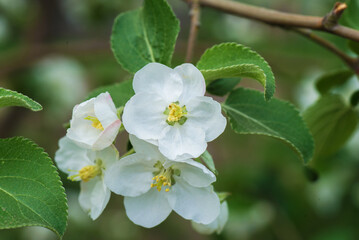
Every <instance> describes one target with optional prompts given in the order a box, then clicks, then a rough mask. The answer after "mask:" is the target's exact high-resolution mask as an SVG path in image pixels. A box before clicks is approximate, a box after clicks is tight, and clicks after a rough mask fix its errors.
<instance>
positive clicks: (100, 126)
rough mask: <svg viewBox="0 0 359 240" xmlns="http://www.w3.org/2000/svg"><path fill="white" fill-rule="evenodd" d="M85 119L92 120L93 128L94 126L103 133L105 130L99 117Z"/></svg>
mask: <svg viewBox="0 0 359 240" xmlns="http://www.w3.org/2000/svg"><path fill="white" fill-rule="evenodd" d="M85 119H86V120H90V121H91V122H92V124H91V126H93V127H94V128H97V129H99V130H101V131H103V130H104V128H103V126H102V124H101V122H100V120H98V118H97V117H92V116H87V117H85Z"/></svg>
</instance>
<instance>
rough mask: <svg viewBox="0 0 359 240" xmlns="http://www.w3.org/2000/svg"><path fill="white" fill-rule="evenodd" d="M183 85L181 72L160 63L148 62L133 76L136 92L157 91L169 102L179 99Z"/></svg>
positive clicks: (156, 92)
mask: <svg viewBox="0 0 359 240" xmlns="http://www.w3.org/2000/svg"><path fill="white" fill-rule="evenodd" d="M182 85H183V83H182V79H181V77H180V76H179V74H178V73H177V72H176V71H174V70H173V69H171V68H169V67H167V66H165V65H163V64H160V63H149V64H147V65H146V66H144V67H143V68H142V69H140V70H139V71H138V72H136V74H135V76H134V78H133V89H134V90H135V93H136V94H138V93H150V94H151V93H155V94H158V95H160V96H162V97H163V98H164V99H165V100H166V101H167V102H168V103H167V104H169V103H171V102H175V101H177V100H178V97H179V96H180V95H181V93H182ZM163 111H164V110H163Z"/></svg>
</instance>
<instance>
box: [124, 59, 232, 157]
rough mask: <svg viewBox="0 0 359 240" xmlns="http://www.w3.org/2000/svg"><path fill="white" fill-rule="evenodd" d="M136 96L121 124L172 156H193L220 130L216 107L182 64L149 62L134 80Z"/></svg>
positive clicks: (193, 70)
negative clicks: (168, 65)
mask: <svg viewBox="0 0 359 240" xmlns="http://www.w3.org/2000/svg"><path fill="white" fill-rule="evenodd" d="M133 88H134V91H135V95H134V96H133V97H132V98H131V99H130V100H129V101H128V102H127V104H126V106H125V108H124V112H123V117H122V120H123V124H124V127H125V129H126V130H127V131H128V132H129V133H130V134H133V135H135V136H137V137H138V138H140V139H143V140H146V141H148V142H151V143H153V144H156V145H157V146H158V147H159V150H160V152H161V153H162V154H163V155H165V156H166V157H167V158H169V159H171V160H179V159H186V158H187V159H188V158H196V157H198V156H200V155H201V154H202V153H203V152H204V151H205V149H206V148H207V142H210V141H212V140H214V139H215V138H217V137H218V136H219V135H220V134H221V133H222V132H223V131H224V129H225V126H226V119H225V117H224V116H223V115H222V114H221V106H220V104H219V103H218V102H216V101H214V100H213V99H212V98H211V97H206V96H204V93H205V91H206V84H205V80H204V78H203V75H202V73H201V72H200V71H199V70H198V69H197V68H196V67H195V66H193V65H192V64H189V63H185V64H182V65H180V66H178V67H176V68H175V69H171V68H169V67H167V66H165V65H162V64H159V63H149V64H147V65H146V66H145V67H143V68H142V69H141V70H139V71H138V72H137V73H136V74H135V76H134V79H133Z"/></svg>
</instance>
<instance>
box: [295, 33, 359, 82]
mask: <svg viewBox="0 0 359 240" xmlns="http://www.w3.org/2000/svg"><path fill="white" fill-rule="evenodd" d="M290 30H292V31H294V32H297V33H299V34H300V35H302V36H304V37H306V38H308V39H310V40H312V41H314V42H316V43H318V44H319V45H321V46H322V47H324V48H326V49H328V50H330V51H331V52H333V53H334V54H336V55H337V56H338V57H340V58H341V59H342V60H343V61H344V62H345V63H346V64H347V65H348V66H349V67H350V68H351V69H353V71H354V72H355V73H356V74H358V75H359V60H358V59H357V58H353V57H351V56H349V55H347V54H346V53H345V52H343V51H342V50H340V49H339V48H337V47H336V46H335V45H334V44H333V43H331V42H329V41H327V40H325V39H324V38H321V37H319V36H318V35H315V34H314V33H313V32H312V31H311V30H309V29H302V28H292V29H290Z"/></svg>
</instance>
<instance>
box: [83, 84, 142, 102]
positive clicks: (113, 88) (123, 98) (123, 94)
mask: <svg viewBox="0 0 359 240" xmlns="http://www.w3.org/2000/svg"><path fill="white" fill-rule="evenodd" d="M104 92H109V93H110V95H111V97H112V100H113V102H114V103H115V106H116V107H117V108H120V107H123V106H125V104H126V102H127V101H128V100H130V98H131V97H132V96H133V95H134V94H135V92H134V91H133V88H132V80H127V81H124V82H121V83H116V84H113V85H109V86H105V87H100V88H97V89H95V90H93V91H92V92H91V93H90V94H89V96H88V97H87V99H90V98H93V97H97V96H98V95H99V94H100V93H104Z"/></svg>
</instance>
